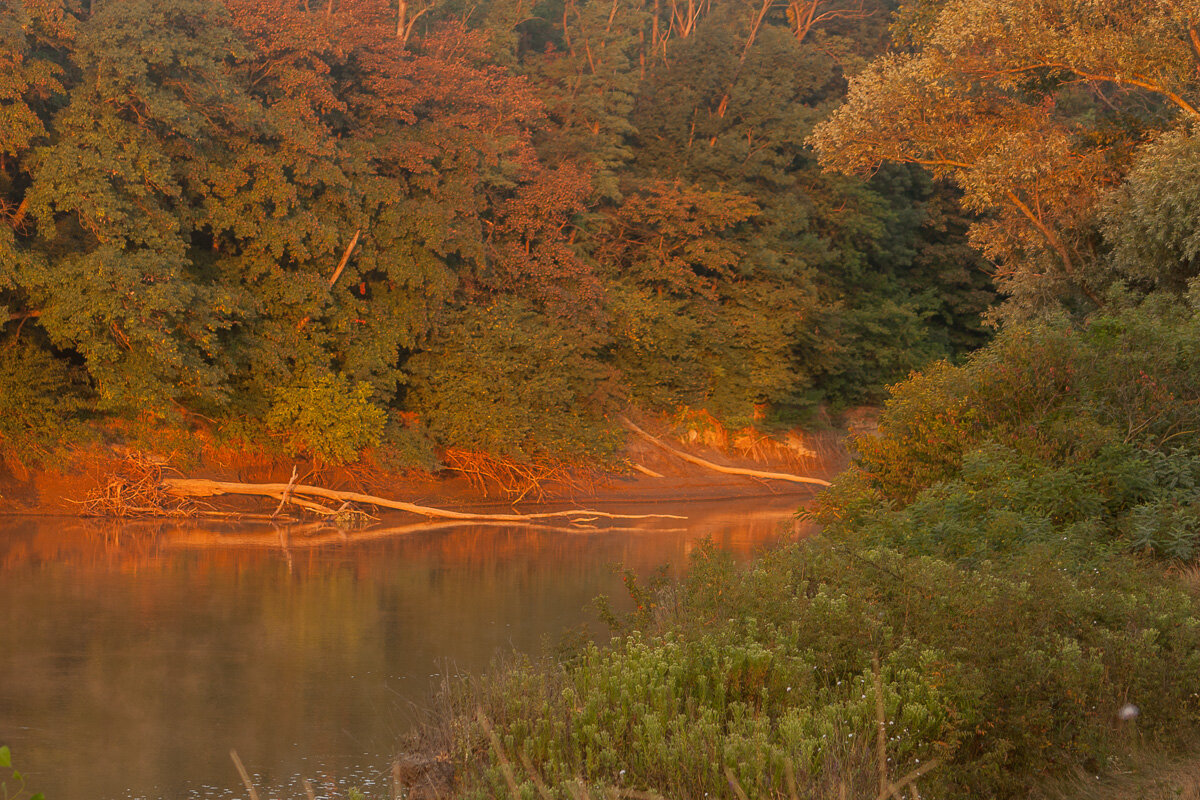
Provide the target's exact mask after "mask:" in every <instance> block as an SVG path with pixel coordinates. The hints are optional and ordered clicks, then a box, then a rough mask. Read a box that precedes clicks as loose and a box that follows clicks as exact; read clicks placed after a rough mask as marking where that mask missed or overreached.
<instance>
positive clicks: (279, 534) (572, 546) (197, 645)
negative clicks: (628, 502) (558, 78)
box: [0, 497, 800, 800]
mask: <svg viewBox="0 0 1200 800" xmlns="http://www.w3.org/2000/svg"><path fill="white" fill-rule="evenodd" d="M798 504H799V500H798V499H797V498H795V497H792V498H787V497H774V498H765V499H764V498H757V499H754V500H740V501H725V502H716V503H713V502H708V503H690V504H686V505H683V504H658V505H655V506H653V507H647V506H638V507H622V508H612V507H606V510H608V511H621V512H624V513H647V512H655V513H672V514H682V515H685V516H687V517H688V519H687V520H686V521H684V522H678V521H672V522H667V521H661V522H654V523H647V524H644V525H639V527H637V528H636V529H621V530H613V529H600V530H588V531H573V532H572V531H563V530H551V529H540V528H490V527H479V526H463V525H456V526H421V527H412V526H409V527H407V528H405V529H404V530H393V531H391V532H383V533H380V532H377V531H362V532H352V533H349V534H345V535H343V534H339V533H337V532H331V531H326V532H319V533H314V532H312V531H305V530H291V531H288V530H280V529H276V528H268V527H247V526H241V527H238V528H233V527H226V528H221V527H214V526H212V525H207V526H203V527H201V526H197V525H192V524H189V525H179V524H174V523H173V524H167V525H164V524H155V525H146V524H144V523H143V524H136V525H134V524H126V525H114V524H97V523H86V522H80V521H78V520H61V519H57V520H50V519H15V520H13V519H10V520H3V519H0V744H7V745H9V746H10V747H11V749H12V753H13V760H14V763H15V765H16V767H17V768H18V769H20V770H22V771H23V772H24V773H25V776H26V781H27V783H26V785H27V787H28V788H29V790H31V791H41V792H44V793H45V794H46V797H47V798H48V800H115V799H116V798H148V799H151V798H152V799H153V800H158V799H159V798H163V799H164V800H176V799H177V798H235V797H243V796H245V794H246V793H245V791H244V790H243V789H242V787H241V783H240V781H239V779H238V775H237V772H236V771H235V769H234V766H233V764H232V761H231V759H230V755H229V752H230V750H231V749H235V750H236V751H237V752H238V754H239V756H240V758H241V760H242V761H243V762H244V763H245V765H246V767H247V769H248V770H249V771H250V773H251V774H252V775H253V776H254V778H253V779H254V782H255V784H256V785H257V786H258V787H259V792H260V796H261V797H263V798H264V799H265V798H267V797H276V798H283V797H304V796H305V793H304V789H303V788H302V783H301V779H302V778H307V779H308V780H309V781H311V783H312V785H313V786H314V788H315V789H316V793H317V796H318V797H331V798H332V797H339V798H340V797H344V796H345V794H346V791H347V789H348V788H349V787H350V786H359V787H362V788H363V789H364V790H365V791H366V792H367V794H368V796H371V797H387V796H389V795H388V793H387V788H386V787H387V784H388V779H387V775H388V774H389V771H388V770H389V763H390V759H391V758H392V756H394V755H395V753H396V750H397V746H398V742H399V739H400V737H401V736H402V735H403V734H404V733H405V732H406V731H408V730H410V729H411V728H412V726H413V725H414V722H415V720H417V719H418V718H419V716H420V714H421V713H422V709H424V708H427V707H428V699H429V697H430V694H431V691H432V690H433V688H434V687H435V686H436V685H437V684H438V683H439V682H440V681H441V680H442V679H443V676H444V675H446V674H448V673H449V674H455V673H457V672H459V671H467V672H472V673H480V672H485V671H486V670H487V669H488V667H489V665H490V664H491V663H492V660H493V658H494V657H495V656H496V655H497V654H498V653H501V654H502V653H507V652H511V651H512V650H514V649H515V650H518V651H522V652H527V653H537V652H542V651H543V650H544V648H545V647H546V646H547V643H550V644H551V645H552V644H553V642H554V641H555V640H556V639H557V638H558V637H560V636H562V635H563V634H564V632H565V631H568V630H569V629H572V628H577V627H579V626H581V625H586V626H589V627H590V628H591V630H592V631H593V632H596V633H601V632H602V631H601V628H600V626H599V624H598V623H597V622H596V614H595V612H594V610H593V606H592V600H593V598H595V597H596V596H597V595H600V594H608V595H611V596H613V597H614V599H617V598H618V597H620V596H621V594H622V592H623V587H622V584H621V580H620V577H619V573H618V572H617V570H616V569H615V565H617V564H623V565H625V566H627V567H629V568H631V569H634V570H636V571H637V572H639V573H642V574H647V573H649V572H651V571H652V570H653V569H654V568H655V567H657V566H659V565H662V564H670V565H671V568H672V570H674V571H678V570H679V569H680V568H682V567H684V566H685V565H686V562H687V555H688V553H689V552H690V551H691V549H692V548H693V547H695V546H696V544H697V543H698V542H699V541H700V540H701V539H703V538H705V537H711V538H712V539H713V540H714V541H715V542H716V544H717V545H719V546H720V547H722V548H725V549H727V550H729V551H731V552H733V553H734V554H736V555H737V556H738V557H742V558H749V557H751V556H752V555H753V553H754V552H755V551H756V550H757V549H758V548H760V547H763V546H765V545H768V544H770V543H773V542H775V541H777V540H779V539H780V538H789V539H790V538H794V537H795V536H796V535H798V534H799V533H800V531H798V529H797V528H796V527H795V526H794V525H793V523H792V519H791V517H792V514H793V512H794V510H795V509H796V507H797V505H798ZM394 524H396V525H399V524H400V523H398V522H397V523H394ZM618 524H619V525H627V524H628V523H618ZM4 777H6V776H4V775H0V780H3V778H4Z"/></svg>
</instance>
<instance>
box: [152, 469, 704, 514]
mask: <svg viewBox="0 0 1200 800" xmlns="http://www.w3.org/2000/svg"><path fill="white" fill-rule="evenodd" d="M160 486H161V487H162V489H163V491H165V492H166V493H168V494H170V495H173V496H175V497H187V498H194V497H217V496H220V495H230V494H232V495H251V496H256V497H267V498H271V499H274V500H280V501H281V502H289V503H295V504H296V505H299V506H301V507H303V508H308V509H309V510H314V511H315V510H316V509H314V508H312V506H314V505H316V506H318V507H320V508H321V509H323V512H318V513H330V514H333V513H337V511H338V509H332V508H328V507H326V506H321V505H320V504H319V503H316V502H315V501H314V500H313V498H319V499H323V500H333V501H335V502H341V503H361V504H363V505H369V506H374V507H376V508H388V509H392V510H394V511H407V512H408V513H410V514H419V515H421V516H424V517H431V518H436V519H453V520H463V521H468V522H470V521H500V522H524V521H527V520H535V519H556V518H557V519H567V520H569V521H570V523H571V524H572V525H580V524H584V523H588V522H592V521H593V520H596V519H687V517H680V516H677V515H674V514H610V513H606V512H604V511H592V510H590V509H583V508H572V509H567V510H565V511H541V512H538V513H534V514H474V513H471V512H467V511H450V510H448V509H444V508H434V507H432V506H421V505H417V504H415V503H406V502H404V501H402V500H389V499H388V498H386V497H376V496H375V495H370V494H363V493H361V492H346V491H341V490H338V489H326V488H325V487H323V486H307V485H304V484H293V483H235V482H230V481H214V480H209V479H207V478H164V479H163V480H162V482H161V484H160Z"/></svg>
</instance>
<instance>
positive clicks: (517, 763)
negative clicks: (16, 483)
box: [0, 0, 1200, 800]
mask: <svg viewBox="0 0 1200 800" xmlns="http://www.w3.org/2000/svg"><path fill="white" fill-rule="evenodd" d="M0 60H2V61H3V63H4V78H3V82H2V83H0V167H2V169H0V219H2V220H3V222H4V224H0V254H2V258H3V266H4V269H3V272H0V307H2V309H3V310H4V316H3V317H0V325H3V327H2V329H0V442H3V444H4V446H5V447H6V448H8V449H10V450H12V451H19V452H21V453H22V454H23V455H25V456H28V455H36V454H38V453H41V454H44V455H49V454H52V453H53V452H54V451H55V449H56V448H57V447H59V446H60V445H61V444H62V443H63V442H66V441H71V440H72V437H79V438H80V439H86V438H87V437H89V436H95V435H96V432H97V431H115V432H118V433H119V434H120V435H122V436H128V437H132V438H134V439H136V438H137V437H139V436H141V437H146V436H150V435H157V436H159V437H164V436H165V434H163V432H164V431H177V432H179V431H182V432H185V433H186V434H187V437H188V439H189V441H193V442H204V441H221V442H234V441H242V442H249V443H251V445H252V446H253V447H259V448H263V449H267V450H273V451H277V452H280V453H287V454H295V455H303V456H308V457H312V458H315V459H317V460H319V461H323V462H325V463H346V462H352V461H355V460H356V459H359V458H360V457H362V455H363V453H364V452H370V453H372V455H371V458H374V459H377V460H379V463H383V464H385V465H392V466H395V467H413V466H430V465H433V464H435V463H437V461H438V459H439V458H442V457H443V454H444V453H446V452H447V451H448V450H451V449H455V448H458V449H460V450H461V451H462V452H474V453H486V454H491V455H493V456H496V457H502V458H506V459H510V460H512V461H514V462H532V461H538V460H554V459H563V460H569V461H574V462H593V463H599V462H602V461H603V459H604V458H605V456H606V454H608V453H610V452H612V451H613V449H614V448H615V447H617V445H618V439H619V436H618V434H619V433H620V426H619V420H620V414H621V413H623V412H624V411H625V410H627V409H636V410H638V411H641V412H646V413H649V414H657V415H663V416H669V415H680V414H703V415H706V417H711V418H712V419H715V420H718V421H720V422H721V423H722V424H724V425H726V426H728V427H730V428H739V427H743V426H747V425H757V426H759V427H760V428H761V429H763V430H771V429H779V428H783V427H788V426H793V425H798V424H803V423H805V422H809V421H811V420H813V419H814V418H816V417H818V416H819V415H821V414H822V413H824V412H826V411H828V410H829V409H833V410H837V409H844V408H847V407H849V406H852V405H856V404H877V403H882V404H883V406H884V409H883V412H882V416H881V418H880V421H879V426H878V430H877V431H870V432H867V433H863V434H862V435H859V436H857V437H856V438H854V439H853V441H852V448H853V461H852V463H851V465H850V467H849V468H848V469H847V470H846V471H845V472H844V473H842V474H841V475H840V476H839V477H838V478H837V479H836V480H835V481H834V484H833V486H832V487H831V488H830V489H828V490H827V491H825V492H824V493H823V494H822V495H821V496H820V498H819V499H818V500H817V501H816V503H815V504H814V506H813V507H812V508H811V509H809V510H808V511H807V512H806V513H807V514H808V515H810V516H811V517H812V518H813V519H815V520H816V521H817V522H819V523H820V524H821V525H822V526H823V532H822V533H821V534H820V535H819V536H816V537H815V538H813V539H812V540H809V541H806V542H804V543H801V544H795V545H792V546H789V547H784V548H781V549H777V550H775V551H773V552H771V553H769V554H766V555H764V556H763V557H762V558H760V559H759V560H757V561H756V562H755V563H753V564H752V565H750V566H745V565H740V564H735V563H733V561H731V560H730V559H729V558H728V557H727V556H725V555H723V554H722V553H721V552H720V551H719V549H718V548H715V547H710V548H698V549H697V550H696V551H695V552H693V553H692V556H691V562H690V564H691V566H690V571H689V572H688V573H687V574H686V575H685V576H684V577H683V578H681V579H679V580H677V581H667V580H663V581H656V582H653V583H650V584H649V585H647V584H644V583H641V582H639V581H638V580H636V579H634V578H632V577H631V578H630V580H629V582H628V585H629V590H630V594H631V595H632V598H633V600H634V603H633V605H634V608H635V610H634V611H633V612H632V613H630V614H628V615H625V614H617V613H615V612H612V611H611V610H610V611H609V612H608V613H607V615H606V617H607V621H608V622H609V623H610V625H611V627H612V630H613V634H614V635H613V638H612V640H611V641H608V642H606V643H603V644H596V643H590V642H575V643H564V645H563V646H562V647H560V648H559V650H558V651H556V652H555V653H554V655H553V656H547V657H545V658H539V657H535V656H529V657H521V658H518V659H516V660H514V661H512V662H509V663H507V664H506V665H498V666H497V668H496V669H495V670H493V671H491V673H490V674H489V675H488V676H487V677H478V678H464V679H462V680H461V681H457V682H452V683H451V684H450V685H448V686H447V687H446V688H445V690H444V692H443V693H442V695H441V696H440V699H439V701H438V702H439V705H438V710H437V711H436V712H435V715H434V718H433V719H432V721H431V722H430V723H429V724H428V725H427V726H426V727H425V728H424V729H423V730H422V731H421V732H420V733H419V735H416V736H414V737H412V739H411V741H409V743H408V744H407V745H406V746H407V748H408V749H407V751H406V753H405V755H404V757H403V758H402V759H401V760H399V761H398V762H397V768H396V773H395V780H396V782H397V787H398V788H397V791H398V792H400V793H401V794H405V796H421V793H429V796H451V795H453V796H459V797H478V798H484V797H492V796H513V797H523V798H535V797H537V798H547V797H562V798H576V800H582V799H583V798H589V797H611V796H621V797H633V798H671V799H672V800H674V798H700V797H726V798H734V797H736V798H742V800H744V799H745V798H748V797H753V798H766V797H778V798H789V800H791V799H792V798H799V797H806V798H809V797H811V798H821V799H822V800H825V799H826V798H827V799H828V800H834V798H837V799H838V800H845V798H847V797H854V798H858V797H876V798H878V800H886V799H887V798H889V797H895V798H903V797H910V796H911V797H914V798H916V797H921V796H925V797H934V798H955V797H996V798H1017V797H1034V798H1047V799H1048V800H1050V799H1052V798H1084V797H1097V796H1101V797H1104V796H1112V797H1114V798H1135V797H1138V798H1141V797H1163V798H1165V797H1193V798H1194V797H1196V796H1198V795H1200V782H1197V781H1196V780H1194V779H1193V778H1181V777H1179V776H1180V775H1186V774H1188V770H1189V769H1192V768H1194V766H1195V764H1196V763H1197V760H1198V756H1197V753H1198V752H1200V735H1198V734H1200V577H1198V575H1200V572H1198V569H1200V568H1198V566H1197V564H1198V559H1200V316H1198V314H1200V282H1198V281H1197V278H1198V277H1200V276H1198V273H1200V132H1198V129H1197V127H1196V126H1197V123H1198V122H1200V119H1198V118H1200V0H1167V1H1164V0H1122V1H1121V2H1116V0H1113V1H1112V2H1104V1H1103V0H1090V1H1082V0H905V2H890V1H889V0H862V1H861V2H855V1H854V0H846V2H839V1H838V0H544V2H537V3H532V2H529V1H528V0H493V1H492V2H479V3H469V2H463V0H399V2H398V3H397V2H386V1H385V0H378V1H376V0H354V1H353V2H352V1H351V0H345V1H344V2H336V0H304V2H297V1H296V0H269V2H248V1H247V2H243V0H225V2H224V3H222V2H216V0H212V1H209V0H174V1H172V2H166V0H109V1H108V2H103V3H92V4H87V3H83V4H77V3H68V2H58V1H56V0H24V2H22V3H16V4H10V5H8V6H6V7H5V9H4V10H3V11H2V12H0ZM168 439H169V437H167V438H163V439H161V441H166V440H168ZM1168 764H1169V765H1175V764H1183V765H1184V766H1183V767H1181V768H1180V769H1179V770H1178V771H1174V767H1173V766H1172V767H1171V770H1168V772H1169V773H1170V775H1168V776H1167V777H1165V778H1161V780H1160V777H1161V775H1162V774H1163V773H1162V772H1156V771H1155V765H1168ZM1194 771H1195V770H1194V769H1192V772H1193V773H1194ZM1113 776H1121V778H1120V779H1119V780H1116V781H1113V780H1111V778H1112V777H1113ZM1156 776H1159V777H1156ZM918 785H919V789H918ZM1122 787H1124V788H1122ZM1130 787H1132V788H1130ZM1106 793H1107V794H1106Z"/></svg>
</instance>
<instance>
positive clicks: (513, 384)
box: [409, 300, 615, 460]
mask: <svg viewBox="0 0 1200 800" xmlns="http://www.w3.org/2000/svg"><path fill="white" fill-rule="evenodd" d="M593 351H594V346H593V344H592V343H591V342H589V341H588V340H587V337H586V336H583V335H581V334H580V333H579V332H578V331H574V330H572V329H571V327H570V326H568V325H566V324H565V323H564V321H563V320H559V319H556V318H554V317H552V316H549V315H546V314H544V313H541V312H538V311H535V310H534V309H533V308H531V307H530V306H529V305H528V304H527V303H524V302H522V301H517V300H505V301H500V302H497V303H496V304H495V305H494V306H491V307H488V308H470V309H465V310H463V311H462V312H461V313H460V314H459V315H458V317H457V319H455V320H453V321H452V322H449V323H447V325H446V326H445V329H444V331H443V335H442V336H440V337H439V338H438V339H437V340H436V341H435V342H433V343H432V344H431V345H430V348H429V349H428V350H427V351H425V352H423V353H420V354H418V355H416V356H414V357H413V358H412V359H411V361H410V363H409V368H410V369H411V370H412V378H411V393H410V398H411V406H412V408H413V409H414V410H415V411H416V412H417V413H418V414H419V415H420V418H421V422H422V423H423V424H424V425H425V426H426V427H427V428H428V430H429V431H430V432H431V433H432V435H433V436H434V438H435V439H436V440H437V441H438V442H439V443H441V444H444V445H446V446H453V447H464V448H469V449H475V450H482V451H485V452H488V453H492V454H496V455H500V456H507V457H510V458H517V459H521V460H524V459H528V458H533V457H536V456H539V455H550V456H558V457H569V458H573V459H574V458H580V457H587V456H592V457H599V456H602V455H604V454H605V453H607V452H609V451H610V450H611V448H612V446H613V445H614V444H615V438H614V437H613V435H612V433H611V430H610V428H609V426H608V425H607V424H606V423H605V421H604V419H603V417H602V416H600V411H601V410H602V409H603V407H604V399H605V397H604V396H605V382H604V378H605V375H604V371H603V369H602V368H601V367H600V366H599V364H598V363H597V362H596V360H595V358H594V352H593Z"/></svg>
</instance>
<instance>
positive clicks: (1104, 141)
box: [812, 0, 1200, 311]
mask: <svg viewBox="0 0 1200 800" xmlns="http://www.w3.org/2000/svg"><path fill="white" fill-rule="evenodd" d="M935 10H936V15H935V14H934V11H935ZM910 11H912V13H910V14H909V15H908V16H906V17H905V18H904V19H905V23H906V27H905V33H906V36H907V39H908V41H909V42H910V43H911V45H912V48H913V52H910V53H903V54H892V55H888V56H885V57H882V58H880V59H878V60H877V61H876V62H875V63H873V64H872V66H871V67H870V68H869V69H868V70H867V71H865V72H864V73H863V74H861V75H859V76H858V77H857V78H855V79H854V80H853V81H852V83H851V88H850V94H849V99H848V102H847V103H846V105H845V106H844V107H843V108H841V109H839V110H838V111H837V112H836V113H835V114H834V115H833V116H832V117H831V118H830V119H829V120H828V121H826V122H825V123H823V124H822V125H821V126H819V127H818V129H817V131H816V132H815V134H814V136H813V139H812V141H813V143H814V145H815V146H816V147H817V149H818V150H819V151H820V152H821V155H822V157H823V159H824V161H825V163H826V164H827V165H829V166H830V167H833V168H837V169H843V170H848V171H856V172H866V171H871V170H873V169H875V168H877V167H878V166H879V164H881V163H882V162H884V161H889V160H890V161H900V162H907V163H915V164H922V165H924V166H927V167H928V168H930V169H931V170H933V171H934V173H935V174H936V175H939V176H942V177H945V178H947V179H949V180H953V181H954V182H955V183H957V184H958V186H959V187H961V189H962V192H963V201H964V203H965V204H966V206H967V207H968V208H969V209H972V210H974V211H977V212H980V213H987V215H988V216H987V218H986V219H984V220H982V221H981V222H980V223H978V224H977V225H975V226H974V228H973V231H972V236H973V239H974V241H975V242H976V243H977V244H978V245H979V247H980V248H981V249H982V250H983V252H984V254H985V255H987V256H988V257H989V258H991V259H993V260H995V261H996V262H997V264H998V273H997V278H998V283H999V285H1000V286H1001V288H1002V289H1003V290H1004V291H1006V292H1007V293H1008V294H1010V295H1011V296H1012V298H1013V300H1012V302H1011V303H1010V308H1011V309H1013V310H1014V311H1019V310H1022V309H1024V310H1029V309H1035V308H1038V307H1041V306H1044V305H1046V304H1055V303H1057V302H1060V301H1062V300H1063V299H1064V298H1065V299H1067V300H1070V298H1071V296H1072V295H1076V296H1079V297H1080V298H1088V299H1090V300H1091V301H1092V302H1099V301H1100V290H1101V289H1102V283H1103V279H1102V278H1103V276H1101V275H1098V274H1097V273H1096V272H1095V271H1094V270H1092V269H1091V268H1090V265H1091V264H1094V263H1096V261H1097V259H1096V244H1097V236H1096V221H1097V218H1096V214H1097V209H1098V205H1099V203H1100V201H1101V198H1102V197H1103V195H1104V193H1105V191H1106V189H1107V188H1109V187H1111V186H1113V185H1114V184H1115V183H1116V182H1117V181H1118V180H1119V178H1120V176H1121V174H1122V173H1123V172H1124V170H1125V169H1126V168H1127V167H1128V164H1129V163H1130V160H1131V156H1132V153H1133V152H1134V150H1135V149H1136V148H1137V146H1138V145H1139V144H1140V142H1141V141H1142V140H1143V138H1144V137H1145V136H1146V135H1148V134H1149V133H1150V132H1153V131H1155V130H1162V129H1164V128H1167V127H1170V126H1173V125H1178V124H1182V123H1184V122H1185V121H1188V120H1192V119H1194V118H1195V117H1196V116H1197V106H1198V104H1200V80H1198V79H1197V72H1196V64H1197V61H1198V60H1200V37H1198V35H1197V27H1196V25H1197V22H1198V21H1200V6H1197V4H1196V3H1194V2H1181V3H1176V2H1172V3H1165V4H1164V3H1158V2H1150V1H1149V0H1145V1H1142V0H1138V1H1137V2H1127V3H1120V4H1108V3H1077V2H1072V1H1071V0H1037V1H1036V2H1027V0H1000V2H980V1H979V0H950V1H949V2H946V3H944V4H942V5H941V7H940V8H938V9H931V8H929V6H928V5H927V4H924V5H923V6H922V7H921V8H916V9H910Z"/></svg>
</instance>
